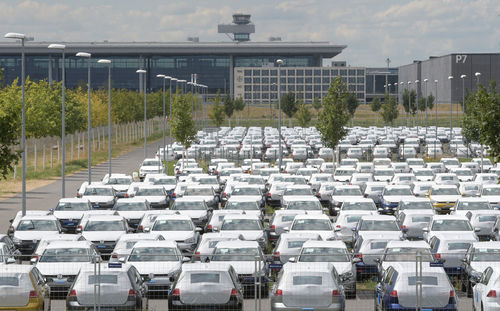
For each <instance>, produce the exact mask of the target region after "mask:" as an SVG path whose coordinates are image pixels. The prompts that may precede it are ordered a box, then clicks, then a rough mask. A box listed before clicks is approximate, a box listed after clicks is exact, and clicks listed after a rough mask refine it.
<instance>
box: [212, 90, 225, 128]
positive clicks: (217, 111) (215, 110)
mask: <svg viewBox="0 0 500 311" xmlns="http://www.w3.org/2000/svg"><path fill="white" fill-rule="evenodd" d="M224 115H225V112H224V106H223V105H221V100H220V92H217V94H216V95H215V98H214V100H213V105H212V112H211V113H210V115H209V116H210V118H211V119H212V120H213V121H214V123H215V126H216V127H220V126H221V125H222V122H224Z"/></svg>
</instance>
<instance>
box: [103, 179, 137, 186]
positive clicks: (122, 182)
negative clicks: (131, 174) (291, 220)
mask: <svg viewBox="0 0 500 311" xmlns="http://www.w3.org/2000/svg"><path fill="white" fill-rule="evenodd" d="M131 183H132V178H127V177H121V178H110V179H109V180H108V182H107V184H108V185H130V184H131Z"/></svg>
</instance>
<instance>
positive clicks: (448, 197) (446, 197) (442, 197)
mask: <svg viewBox="0 0 500 311" xmlns="http://www.w3.org/2000/svg"><path fill="white" fill-rule="evenodd" d="M459 198H460V196H459V195H433V196H431V200H433V201H436V202H455V201H456V200H458V199H459Z"/></svg>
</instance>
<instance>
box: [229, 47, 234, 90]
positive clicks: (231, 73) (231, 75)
mask: <svg viewBox="0 0 500 311" xmlns="http://www.w3.org/2000/svg"><path fill="white" fill-rule="evenodd" d="M229 96H230V97H231V98H232V99H234V56H233V55H231V56H229Z"/></svg>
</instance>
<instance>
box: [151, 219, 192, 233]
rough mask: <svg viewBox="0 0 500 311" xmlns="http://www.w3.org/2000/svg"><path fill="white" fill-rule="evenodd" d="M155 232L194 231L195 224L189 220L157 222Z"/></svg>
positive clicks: (154, 227)
mask: <svg viewBox="0 0 500 311" xmlns="http://www.w3.org/2000/svg"><path fill="white" fill-rule="evenodd" d="M152 230H153V231H193V224H192V222H191V221H190V220H187V219H164V220H157V221H156V222H155V224H154V226H153V229H152Z"/></svg>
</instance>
